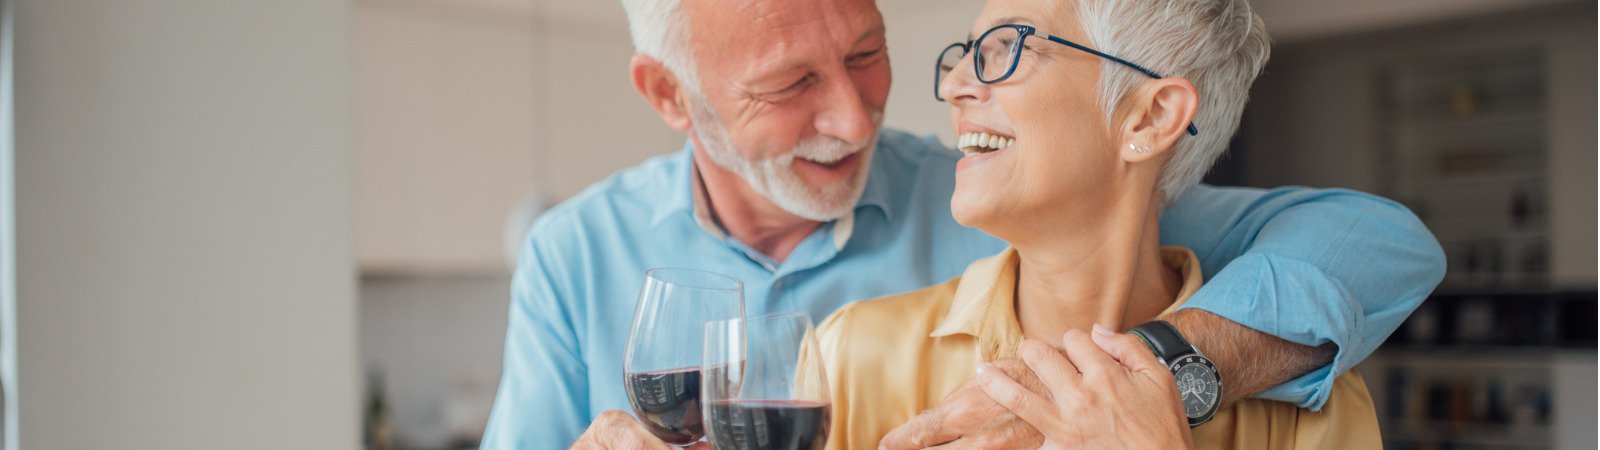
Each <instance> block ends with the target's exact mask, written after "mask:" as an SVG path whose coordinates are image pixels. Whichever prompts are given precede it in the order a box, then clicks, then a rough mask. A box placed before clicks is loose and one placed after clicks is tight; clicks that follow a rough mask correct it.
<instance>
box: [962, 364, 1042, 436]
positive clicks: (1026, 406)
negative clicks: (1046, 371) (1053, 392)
mask: <svg viewBox="0 0 1600 450" xmlns="http://www.w3.org/2000/svg"><path fill="white" fill-rule="evenodd" d="M1036 370H1037V369H1036ZM978 386H979V387H982V388H983V393H985V394H988V395H989V399H990V400H994V402H995V403H998V404H1000V406H1003V407H1005V408H1006V409H1008V410H1010V411H1011V413H1012V414H1016V415H1017V417H1019V418H1022V421H1024V422H1027V423H1028V425H1032V426H1033V427H1034V428H1036V429H1039V430H1048V429H1052V428H1053V427H1056V426H1059V425H1060V423H1061V421H1060V420H1059V416H1058V415H1057V414H1056V409H1055V405H1053V404H1051V403H1050V401H1049V400H1045V399H1044V397H1041V396H1039V394H1035V393H1033V391H1029V390H1028V389H1027V388H1024V387H1022V385H1021V384H1017V382H1016V380H1012V379H1011V377H1008V376H1006V374H1005V372H1002V371H999V370H995V369H994V368H993V367H990V366H989V363H980V364H978Z"/></svg>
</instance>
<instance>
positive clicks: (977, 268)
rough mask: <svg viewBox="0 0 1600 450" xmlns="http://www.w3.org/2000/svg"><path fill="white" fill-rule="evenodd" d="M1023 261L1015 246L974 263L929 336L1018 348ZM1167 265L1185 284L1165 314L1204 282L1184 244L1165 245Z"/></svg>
mask: <svg viewBox="0 0 1600 450" xmlns="http://www.w3.org/2000/svg"><path fill="white" fill-rule="evenodd" d="M1020 261H1021V259H1020V257H1019V256H1017V251H1016V249H1014V248H1010V247H1007V248H1006V249H1005V250H1004V251H1001V252H1000V254H998V255H994V256H990V257H988V258H984V259H980V260H978V261H976V262H973V263H972V265H969V266H967V271H966V272H963V273H962V274H961V281H960V282H959V283H958V284H957V285H956V292H955V294H954V296H953V298H952V299H951V301H950V311H949V312H948V313H946V314H945V317H944V320H943V321H942V322H940V323H939V327H938V328H935V329H934V330H933V333H931V334H929V335H928V336H929V337H944V336H950V335H955V334H966V335H971V336H973V337H976V338H978V343H979V346H980V347H979V349H980V351H982V352H983V353H982V354H985V355H994V354H1010V353H1014V350H1015V349H1016V346H1017V344H1020V343H1021V341H1022V327H1021V325H1019V324H1018V322H1017V317H1016V309H1015V305H1016V288H1017V264H1018V263H1019V262H1020ZM1161 263H1162V265H1163V266H1166V267H1169V268H1174V269H1178V270H1179V274H1180V276H1181V277H1182V278H1183V285H1182V286H1181V287H1180V288H1179V289H1178V295H1177V297H1176V299H1175V300H1174V301H1173V302H1172V305H1171V306H1168V307H1167V308H1166V310H1164V311H1162V312H1161V314H1162V315H1165V314H1169V313H1171V312H1173V311H1176V310H1177V309H1178V307H1179V306H1181V305H1183V302H1184V301H1186V300H1188V299H1189V297H1190V296H1192V295H1194V293H1195V291H1198V290H1200V285H1201V284H1202V283H1203V282H1204V278H1203V274H1202V272H1201V270H1200V260H1199V259H1197V258H1195V255H1194V252H1193V251H1190V250H1189V249H1187V248H1183V247H1162V248H1161Z"/></svg>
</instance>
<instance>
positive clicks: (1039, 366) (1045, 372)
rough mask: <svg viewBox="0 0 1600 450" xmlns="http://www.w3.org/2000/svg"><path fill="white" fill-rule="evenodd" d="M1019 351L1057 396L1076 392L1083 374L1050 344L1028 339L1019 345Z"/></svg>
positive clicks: (1046, 386) (1024, 360)
mask: <svg viewBox="0 0 1600 450" xmlns="http://www.w3.org/2000/svg"><path fill="white" fill-rule="evenodd" d="M1017 353H1019V354H1021V355H1022V362H1025V363H1028V368H1029V369H1032V370H1033V373H1034V375H1038V376H1039V380H1040V381H1043V382H1044V386H1045V388H1047V389H1049V390H1050V392H1052V393H1054V395H1055V397H1056V398H1061V397H1062V396H1063V395H1067V394H1070V393H1072V392H1076V386H1077V385H1078V383H1080V382H1081V381H1080V380H1081V379H1082V377H1083V374H1082V373H1080V372H1079V371H1078V367H1077V366H1076V365H1074V364H1073V363H1072V361H1070V360H1068V359H1067V357H1066V356H1062V355H1061V352H1059V351H1056V349H1055V348H1054V347H1051V346H1050V344H1046V343H1044V342H1040V341H1037V340H1033V339H1028V340H1025V341H1022V345H1019V346H1018V347H1017Z"/></svg>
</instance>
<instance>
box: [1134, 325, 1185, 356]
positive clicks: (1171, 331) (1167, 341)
mask: <svg viewBox="0 0 1600 450" xmlns="http://www.w3.org/2000/svg"><path fill="white" fill-rule="evenodd" d="M1132 332H1133V333H1137V334H1138V335H1139V337H1141V338H1144V342H1145V343H1146V344H1149V345H1150V349H1151V350H1153V351H1155V353H1156V356H1157V357H1160V358H1161V361H1162V362H1163V363H1167V364H1171V363H1172V361H1174V360H1177V359H1178V357H1179V356H1183V355H1185V354H1189V353H1197V352H1196V351H1195V350H1194V346H1193V345H1189V341H1187V340H1184V339H1183V335H1182V334H1179V333H1178V329H1177V328H1174V327H1173V326H1172V324H1170V323H1167V322H1166V321H1164V320H1156V321H1151V322H1148V323H1145V324H1144V325H1139V326H1137V327H1134V328H1133V330H1132Z"/></svg>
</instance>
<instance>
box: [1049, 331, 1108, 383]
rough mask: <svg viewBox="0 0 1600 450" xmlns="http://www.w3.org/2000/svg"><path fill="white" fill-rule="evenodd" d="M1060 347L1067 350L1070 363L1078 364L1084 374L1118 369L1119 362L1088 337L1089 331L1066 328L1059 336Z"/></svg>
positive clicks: (1103, 372) (1102, 372)
mask: <svg viewBox="0 0 1600 450" xmlns="http://www.w3.org/2000/svg"><path fill="white" fill-rule="evenodd" d="M1061 343H1062V347H1064V348H1065V349H1066V351H1067V357H1068V358H1071V359H1072V364H1075V365H1077V366H1078V371H1079V372H1083V374H1085V375H1102V374H1105V373H1107V372H1108V371H1110V370H1112V369H1120V366H1121V364H1119V363H1117V360H1115V359H1111V355H1108V354H1106V351H1105V350H1102V349H1101V348H1100V346H1098V345H1095V343H1094V341H1092V340H1090V339H1089V333H1085V332H1083V331H1080V330H1068V331H1067V334H1066V335H1065V336H1062V337H1061Z"/></svg>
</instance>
